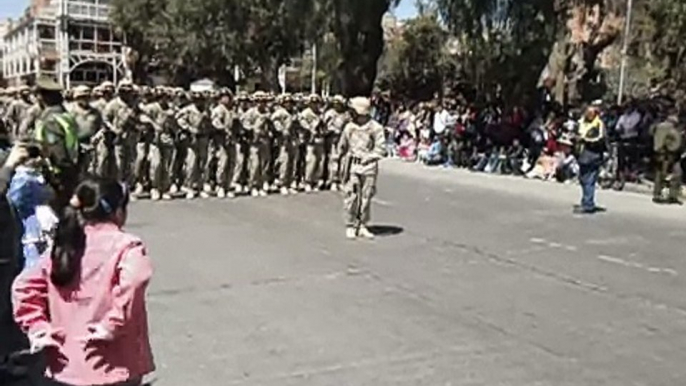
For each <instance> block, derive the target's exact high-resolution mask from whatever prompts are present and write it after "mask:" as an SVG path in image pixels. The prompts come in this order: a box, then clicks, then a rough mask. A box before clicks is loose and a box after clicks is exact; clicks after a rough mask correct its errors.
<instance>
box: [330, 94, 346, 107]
mask: <svg viewBox="0 0 686 386" xmlns="http://www.w3.org/2000/svg"><path fill="white" fill-rule="evenodd" d="M331 102H333V103H340V104H342V105H345V97H343V95H336V96H334V97H333V99H331Z"/></svg>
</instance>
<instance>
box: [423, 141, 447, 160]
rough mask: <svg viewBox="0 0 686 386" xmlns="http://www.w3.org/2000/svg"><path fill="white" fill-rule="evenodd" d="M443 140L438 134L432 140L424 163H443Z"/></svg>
mask: <svg viewBox="0 0 686 386" xmlns="http://www.w3.org/2000/svg"><path fill="white" fill-rule="evenodd" d="M443 159H444V157H443V141H442V139H441V138H439V137H438V136H436V137H435V138H434V139H433V141H432V142H431V146H430V147H429V150H428V151H427V152H426V158H425V159H424V160H423V162H424V164H426V165H429V166H436V165H440V164H442V163H443Z"/></svg>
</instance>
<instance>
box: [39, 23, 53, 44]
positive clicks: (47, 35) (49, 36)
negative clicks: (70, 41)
mask: <svg viewBox="0 0 686 386" xmlns="http://www.w3.org/2000/svg"><path fill="white" fill-rule="evenodd" d="M38 38H39V39H41V40H55V27H54V26H50V25H39V26H38Z"/></svg>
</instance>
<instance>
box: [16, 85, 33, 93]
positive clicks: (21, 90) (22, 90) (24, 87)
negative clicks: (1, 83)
mask: <svg viewBox="0 0 686 386" xmlns="http://www.w3.org/2000/svg"><path fill="white" fill-rule="evenodd" d="M17 92H18V93H22V94H24V93H28V92H31V89H30V88H29V86H27V85H21V86H19V87H17Z"/></svg>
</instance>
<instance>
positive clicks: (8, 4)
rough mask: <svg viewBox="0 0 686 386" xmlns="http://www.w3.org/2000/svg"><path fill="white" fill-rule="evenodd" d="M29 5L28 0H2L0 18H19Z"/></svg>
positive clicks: (0, 2) (0, 0)
mask: <svg viewBox="0 0 686 386" xmlns="http://www.w3.org/2000/svg"><path fill="white" fill-rule="evenodd" d="M28 5H29V1H28V0H0V18H1V19H4V18H6V17H11V18H14V19H16V18H18V17H19V16H20V15H21V14H22V13H24V9H26V7H27V6H28Z"/></svg>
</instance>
